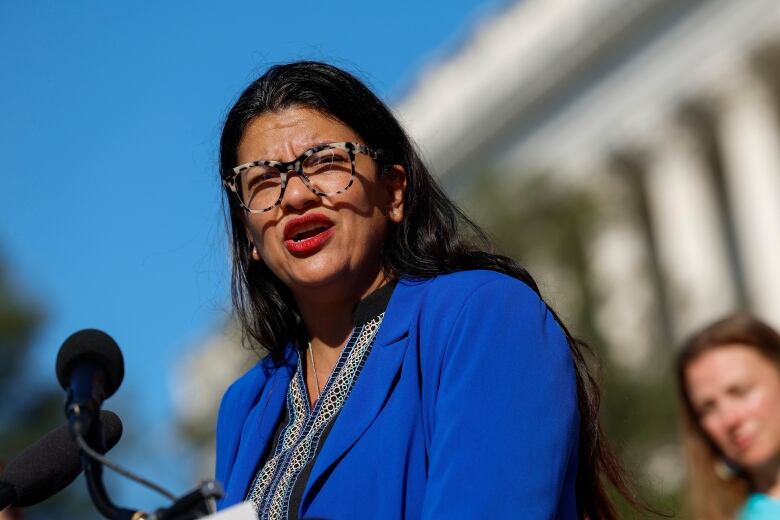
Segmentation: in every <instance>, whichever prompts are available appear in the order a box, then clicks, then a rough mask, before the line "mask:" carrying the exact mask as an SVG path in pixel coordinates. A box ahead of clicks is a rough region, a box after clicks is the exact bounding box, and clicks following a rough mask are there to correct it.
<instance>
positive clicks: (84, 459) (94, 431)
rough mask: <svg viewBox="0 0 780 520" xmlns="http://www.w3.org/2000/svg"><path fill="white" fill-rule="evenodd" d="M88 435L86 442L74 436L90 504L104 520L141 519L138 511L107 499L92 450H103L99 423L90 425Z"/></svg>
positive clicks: (79, 436) (101, 471) (100, 466)
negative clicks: (79, 449)
mask: <svg viewBox="0 0 780 520" xmlns="http://www.w3.org/2000/svg"><path fill="white" fill-rule="evenodd" d="M91 426H92V427H91V428H90V429H89V433H88V440H87V439H85V438H84V437H83V436H82V435H80V434H79V433H77V431H76V432H74V433H75V435H76V442H77V443H78V444H79V446H80V447H81V467H82V468H83V469H84V477H86V479H87V490H88V491H89V496H90V498H91V499H92V503H94V504H95V507H96V508H97V510H98V511H99V512H100V514H101V515H103V516H104V517H105V518H109V519H111V520H138V519H139V518H143V516H139V512H138V511H131V510H129V509H126V508H123V507H118V506H117V505H115V504H114V503H113V502H112V501H111V499H110V498H109V497H108V492H107V491H106V486H105V485H104V484H103V464H102V463H101V461H100V459H98V458H96V457H94V456H93V454H94V451H93V447H94V448H98V449H103V448H105V446H104V443H103V432H102V427H101V424H100V422H99V421H94V422H93V423H92V424H91Z"/></svg>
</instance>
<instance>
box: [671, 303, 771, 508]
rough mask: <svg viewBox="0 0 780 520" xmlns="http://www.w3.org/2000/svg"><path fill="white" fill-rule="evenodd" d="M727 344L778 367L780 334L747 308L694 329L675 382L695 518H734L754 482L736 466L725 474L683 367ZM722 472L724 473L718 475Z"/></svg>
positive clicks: (680, 360) (681, 356)
mask: <svg viewBox="0 0 780 520" xmlns="http://www.w3.org/2000/svg"><path fill="white" fill-rule="evenodd" d="M727 345H744V346H748V347H752V348H754V349H755V350H756V351H757V352H758V353H760V354H761V355H762V356H764V357H765V358H766V360H767V361H768V362H770V363H773V364H774V365H775V366H776V367H777V368H778V370H780V335H778V333H777V332H776V331H775V330H774V329H773V328H772V327H770V326H769V325H767V324H766V323H764V322H762V321H760V320H758V319H756V318H754V317H753V316H750V315H749V314H745V313H737V314H732V315H730V316H727V317H725V318H723V319H721V320H718V321H716V322H714V323H712V324H710V325H708V326H707V327H705V328H704V329H703V330H701V331H699V332H698V333H696V334H694V335H693V336H692V337H691V338H690V339H689V340H688V341H687V342H686V343H685V345H684V346H683V348H682V350H681V351H680V354H679V355H678V357H677V386H678V390H679V392H680V407H679V409H680V416H681V421H680V423H681V435H682V444H683V450H684V451H685V458H686V463H687V468H688V486H689V499H690V507H691V512H692V514H693V518H695V519H696V520H731V519H733V518H734V516H735V515H736V513H737V512H738V511H739V508H740V507H742V505H743V504H744V503H745V501H746V500H747V496H748V493H749V491H750V482H749V480H748V478H747V476H746V475H744V474H741V473H740V472H739V471H733V472H732V473H731V474H730V475H727V474H723V473H724V472H723V471H719V468H723V467H724V465H725V464H724V462H725V461H724V459H723V457H722V455H721V453H720V450H719V449H718V447H717V446H716V445H715V444H714V443H713V442H712V440H711V439H710V438H709V437H707V435H706V434H705V433H704V430H702V428H701V425H700V424H699V421H698V418H697V416H696V412H695V410H694V409H693V405H692V403H691V401H690V399H689V397H688V393H687V388H686V384H685V370H686V369H687V368H688V365H690V364H691V363H692V362H693V361H695V360H696V359H697V358H698V357H699V356H700V355H701V354H703V353H705V352H707V351H710V350H714V349H717V348H722V347H724V346H727ZM719 473H721V474H720V475H719Z"/></svg>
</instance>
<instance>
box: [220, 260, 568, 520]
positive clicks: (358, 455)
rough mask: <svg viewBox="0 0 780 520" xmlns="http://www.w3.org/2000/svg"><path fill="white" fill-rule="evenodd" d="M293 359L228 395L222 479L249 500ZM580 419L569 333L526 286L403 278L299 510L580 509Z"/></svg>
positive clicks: (337, 513)
mask: <svg viewBox="0 0 780 520" xmlns="http://www.w3.org/2000/svg"><path fill="white" fill-rule="evenodd" d="M297 363H298V356H297V353H296V351H295V349H294V348H292V347H291V346H288V347H287V350H286V358H285V360H284V362H282V363H280V364H275V363H273V362H272V361H271V360H270V359H269V358H265V359H263V360H261V361H260V362H259V363H258V364H257V365H256V366H255V367H254V368H252V369H251V370H250V371H249V372H247V373H246V374H245V375H244V376H243V377H241V378H240V379H239V380H238V381H236V382H235V383H233V385H232V386H231V387H230V388H229V389H228V391H227V392H226V393H225V396H224V397H223V399H222V405H221V407H220V411H219V417H218V420H217V468H216V477H217V479H218V480H219V481H220V482H222V483H223V485H224V486H225V490H226V494H225V497H224V498H223V499H222V501H221V502H220V504H219V505H220V507H222V508H224V507H227V506H229V505H232V504H235V503H237V502H240V501H242V500H244V498H245V497H246V495H247V492H248V489H249V486H250V485H251V483H252V481H253V479H254V476H255V473H256V472H257V470H258V469H259V468H258V465H259V463H260V461H261V458H262V456H263V454H264V453H265V452H266V450H267V449H268V447H269V443H271V442H272V437H273V435H274V430H275V427H276V425H277V423H278V421H279V420H280V417H281V415H282V411H283V407H284V406H285V398H286V395H287V387H288V385H289V383H290V379H291V378H292V375H293V373H294V371H295V369H296V366H297ZM579 420H580V419H579V415H578V411H577V390H576V382H575V373H574V365H573V362H572V358H571V354H570V351H569V347H568V345H567V343H566V339H565V337H564V335H563V333H562V331H561V329H560V327H559V326H558V324H557V323H556V322H555V320H554V318H553V317H552V315H551V314H550V312H549V311H548V310H547V307H546V305H545V304H544V302H543V301H542V300H541V299H540V298H539V297H538V296H537V295H536V294H535V293H534V292H533V291H532V290H531V289H530V288H528V287H527V286H526V285H525V284H523V283H522V282H520V281H518V280H516V279H514V278H511V277H509V276H506V275H502V274H498V273H495V272H492V271H465V272H459V273H454V274H449V275H442V276H438V277H436V278H433V279H428V280H422V281H420V280H417V281H415V280H407V279H403V280H401V281H400V282H399V283H398V286H397V287H396V289H395V291H394V292H393V295H392V297H391V299H390V302H389V304H388V307H387V311H386V313H385V317H384V321H383V322H382V326H381V327H380V330H379V332H378V334H377V337H376V339H375V342H374V345H373V347H372V349H371V352H370V354H369V357H368V359H367V360H366V364H365V366H364V367H363V370H362V372H361V373H360V376H359V377H358V379H357V381H356V382H355V386H354V387H353V389H352V392H351V393H350V395H349V397H348V398H347V400H346V401H345V403H344V406H343V408H342V410H341V413H340V414H339V415H338V417H337V418H336V422H335V424H334V425H333V429H332V430H331V432H330V434H329V435H328V437H327V438H326V440H325V444H324V445H323V447H322V451H321V452H320V454H319V456H318V457H317V459H316V461H315V464H314V467H313V469H312V472H311V475H310V476H309V480H308V482H307V484H306V488H305V491H304V494H303V499H302V501H301V504H300V510H299V516H300V517H301V518H305V517H310V518H333V519H352V518H354V519H369V518H382V519H385V518H387V519H395V518H413V519H416V518H435V519H441V518H523V519H527V520H534V519H570V518H578V511H577V501H576V496H575V481H576V475H577V457H578V453H577V445H578V429H579Z"/></svg>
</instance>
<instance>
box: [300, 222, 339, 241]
mask: <svg viewBox="0 0 780 520" xmlns="http://www.w3.org/2000/svg"><path fill="white" fill-rule="evenodd" d="M330 227H331V226H324V225H318V226H314V227H312V228H311V229H303V230H300V231H298V232H296V233H295V234H294V235H293V236H292V240H293V242H301V241H303V240H307V239H309V238H314V237H316V236H317V235H319V234H320V233H324V232H325V231H327V230H328V229H330Z"/></svg>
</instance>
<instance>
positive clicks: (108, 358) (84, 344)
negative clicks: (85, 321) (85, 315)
mask: <svg viewBox="0 0 780 520" xmlns="http://www.w3.org/2000/svg"><path fill="white" fill-rule="evenodd" d="M78 361H91V362H93V363H97V364H98V365H99V366H100V367H102V368H103V370H104V371H105V374H106V386H105V388H104V390H105V392H106V396H105V397H106V398H109V397H111V396H112V395H113V394H114V392H116V390H117V388H119V385H120V384H122V379H123V378H124V377H125V362H124V359H123V358H122V351H121V350H119V346H118V345H117V344H116V341H114V339H113V338H112V337H111V336H109V335H108V334H106V333H105V332H103V331H102V330H97V329H84V330H80V331H78V332H75V333H73V334H71V335H70V336H69V337H68V339H66V340H65V342H64V343H63V344H62V347H60V351H59V353H58V354H57V380H58V381H59V383H60V386H61V387H62V388H63V389H64V390H67V389H68V386H69V385H70V381H69V379H70V374H71V371H72V370H73V368H74V366H75V363H76V362H78Z"/></svg>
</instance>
